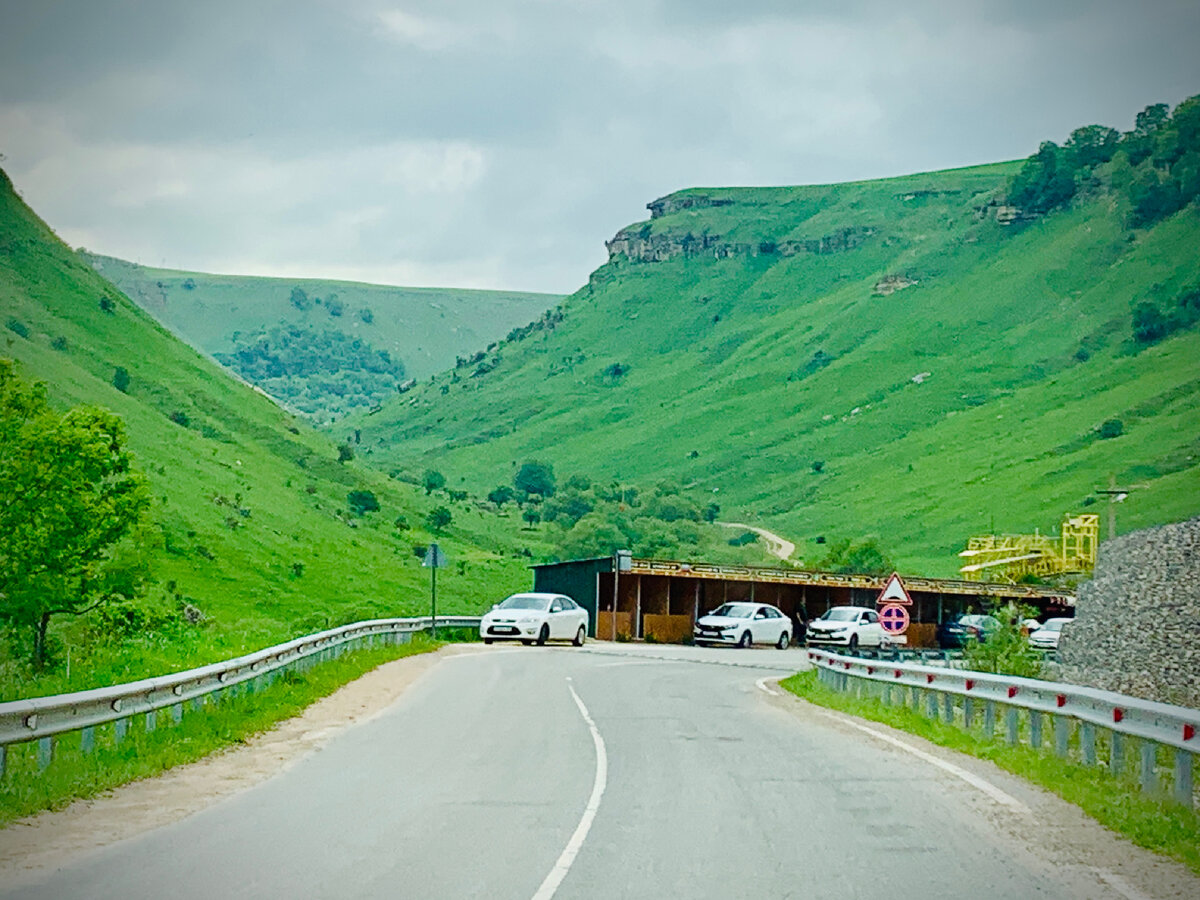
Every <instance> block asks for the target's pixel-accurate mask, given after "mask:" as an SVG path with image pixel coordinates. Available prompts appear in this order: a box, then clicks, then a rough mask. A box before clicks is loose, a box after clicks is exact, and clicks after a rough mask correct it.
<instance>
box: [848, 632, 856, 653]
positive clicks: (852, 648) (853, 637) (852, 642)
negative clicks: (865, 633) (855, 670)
mask: <svg viewBox="0 0 1200 900" xmlns="http://www.w3.org/2000/svg"><path fill="white" fill-rule="evenodd" d="M849 648H850V652H851V653H853V652H854V651H855V650H857V649H858V635H857V634H852V635H850V644H849Z"/></svg>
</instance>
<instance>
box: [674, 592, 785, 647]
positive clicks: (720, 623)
mask: <svg viewBox="0 0 1200 900" xmlns="http://www.w3.org/2000/svg"><path fill="white" fill-rule="evenodd" d="M692 639H693V640H694V641H695V642H696V644H697V646H701V647H702V646H704V645H705V644H732V645H734V646H737V647H749V646H750V645H751V644H774V645H775V646H776V647H778V648H779V649H780V650H786V649H787V647H788V644H790V643H791V642H792V622H791V620H790V619H789V618H788V617H787V616H785V615H784V614H783V613H781V612H780V611H779V610H778V609H776V608H775V607H774V606H768V605H767V604H766V603H723V604H721V605H720V606H718V607H717V608H716V609H714V610H713V611H712V612H710V613H709V614H708V615H707V616H701V617H700V618H699V619H697V620H696V627H695V628H693V629H692Z"/></svg>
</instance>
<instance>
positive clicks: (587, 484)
mask: <svg viewBox="0 0 1200 900" xmlns="http://www.w3.org/2000/svg"><path fill="white" fill-rule="evenodd" d="M564 487H568V488H570V489H571V490H573V491H590V490H591V489H592V479H590V478H588V477H587V476H586V475H572V476H571V477H570V478H568V479H567V483H566V484H565V485H564Z"/></svg>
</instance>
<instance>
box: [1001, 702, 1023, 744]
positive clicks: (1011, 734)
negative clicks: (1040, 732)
mask: <svg viewBox="0 0 1200 900" xmlns="http://www.w3.org/2000/svg"><path fill="white" fill-rule="evenodd" d="M1004 718H1005V719H1006V721H1007V724H1008V735H1007V736H1008V743H1009V744H1011V745H1013V746H1016V743H1017V741H1018V740H1019V739H1020V736H1021V731H1020V721H1019V720H1018V718H1017V708H1016V707H1015V706H1010V707H1008V708H1007V709H1006V710H1005V711H1004Z"/></svg>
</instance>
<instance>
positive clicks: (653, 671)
mask: <svg viewBox="0 0 1200 900" xmlns="http://www.w3.org/2000/svg"><path fill="white" fill-rule="evenodd" d="M698 658H699V659H703V660H706V662H703V663H701V662H697V661H696V660H697V659H698ZM803 661H804V656H803V654H802V653H801V652H798V651H787V652H780V651H775V650H766V649H764V650H754V651H741V652H738V651H720V650H715V651H699V650H694V649H689V648H669V647H654V646H643V647H621V646H612V645H610V646H609V647H607V648H606V647H604V646H602V645H596V644H589V645H588V647H587V648H585V649H584V650H582V651H581V650H575V649H571V648H538V647H532V648H497V649H492V650H490V651H481V652H479V653H469V654H463V655H459V656H454V657H448V658H446V659H444V660H443V661H441V662H440V663H438V664H437V665H436V666H435V667H434V668H432V669H431V670H430V671H429V672H428V673H427V674H426V675H424V676H423V677H422V678H421V679H420V680H419V681H418V682H417V683H416V684H414V685H413V686H412V687H410V688H409V689H408V690H407V691H406V692H405V693H404V694H403V695H402V696H401V698H400V699H399V701H398V702H396V703H395V704H394V705H393V706H392V707H390V708H389V709H388V710H387V712H386V713H384V714H383V715H381V716H378V717H376V718H374V719H372V720H370V721H368V722H365V723H363V724H361V725H358V726H355V727H353V728H351V729H348V730H347V731H345V732H343V733H341V734H340V735H338V736H337V737H336V738H335V739H333V740H331V741H330V742H329V743H328V744H326V745H325V746H324V747H322V748H321V749H320V750H319V751H317V752H315V753H312V754H311V755H309V756H307V757H305V758H304V759H302V760H300V761H299V762H298V763H297V764H296V765H294V766H292V767H290V768H288V769H287V770H285V771H284V772H282V773H281V774H279V775H277V776H276V777H274V778H271V779H269V780H268V781H266V782H264V783H261V784H259V785H258V786H256V787H254V788H251V789H249V790H246V791H244V792H242V793H240V794H236V795H234V796H232V797H229V798H227V799H225V800H222V801H219V802H217V803H215V804H214V805H212V806H210V807H209V808H207V809H205V810H204V811H202V812H200V813H198V814H195V815H192V816H190V817H188V818H186V819H183V820H181V821H178V822H176V823H174V824H172V825H170V826H167V827H164V828H160V829H157V830H155V831H151V832H148V833H146V834H143V835H141V836H139V837H136V838H133V839H130V840H127V841H124V842H122V843H119V844H116V845H114V846H111V847H109V848H107V849H105V850H103V851H100V852H98V853H94V854H92V855H90V856H87V857H85V858H83V859H81V860H79V861H77V862H75V863H74V864H72V865H71V866H70V867H68V868H64V869H61V870H59V871H57V872H53V873H50V874H49V875H47V876H46V877H45V879H44V880H43V881H41V882H40V883H38V884H33V885H25V886H23V887H20V888H18V889H17V890H16V891H15V892H10V893H5V891H4V889H3V887H0V896H6V897H9V896H11V897H22V898H54V900H62V898H75V897H79V898H93V900H101V898H120V900H129V898H169V900H187V898H259V897H264V898H276V897H278V898H284V897H286V898H397V897H414V898H440V897H447V898H458V897H487V898H517V900H525V898H536V900H548V898H550V897H552V896H553V897H556V898H561V900H573V898H641V897H646V898H663V897H676V898H689V897H722V898H725V897H750V898H755V897H805V898H824V897H829V898H839V900H841V898H857V897H869V898H875V897H878V898H884V897H886V898H896V900H903V898H910V897H911V898H921V900H929V898H940V897H973V896H981V897H993V898H1028V897H1124V898H1126V900H1128V898H1131V897H1141V896H1143V895H1142V894H1139V893H1137V891H1136V890H1133V889H1132V888H1130V887H1129V885H1128V884H1127V883H1125V882H1122V881H1121V879H1120V878H1119V877H1117V876H1115V875H1111V873H1110V875H1109V876H1108V877H1106V876H1105V875H1104V873H1103V872H1097V871H1096V870H1094V869H1091V868H1088V867H1086V866H1079V865H1072V864H1064V862H1063V858H1062V856H1061V855H1060V854H1058V853H1057V852H1056V851H1055V850H1054V849H1053V848H1052V847H1048V846H1047V841H1048V840H1049V839H1048V838H1046V837H1045V835H1044V834H1041V833H1039V830H1038V829H1043V830H1046V829H1049V830H1050V831H1051V832H1054V830H1055V829H1060V830H1061V828H1062V827H1063V826H1061V825H1058V824H1055V823H1051V824H1050V825H1046V823H1044V822H1040V821H1039V814H1038V813H1037V811H1036V808H1035V804H1034V802H1033V794H1032V793H1029V794H1023V793H1022V787H1021V785H1020V783H1019V782H1017V781H1016V779H1011V780H1010V781H1008V782H1005V781H1003V780H1001V781H1000V782H997V784H998V787H994V788H993V790H994V791H995V794H994V795H993V794H992V793H988V792H987V791H985V790H982V789H980V788H979V787H978V786H976V785H973V784H972V783H970V782H968V781H966V780H964V779H963V778H962V777H960V776H958V775H955V774H954V773H953V772H951V771H948V770H947V769H945V768H944V767H942V766H940V765H938V764H935V762H931V761H929V760H927V759H923V758H920V757H918V756H914V755H913V754H912V753H910V752H906V751H905V750H904V749H903V748H900V747H897V746H896V745H895V744H894V743H887V742H886V741H885V740H883V739H880V738H878V737H876V736H873V735H872V734H868V733H866V732H864V731H862V730H861V728H859V727H857V726H855V725H853V724H851V723H848V722H847V721H846V720H844V719H839V718H836V717H832V716H830V715H828V714H826V713H822V712H818V711H816V710H815V709H814V708H812V707H809V706H807V705H806V704H802V703H800V702H798V701H796V700H795V699H794V698H791V697H786V696H783V695H781V694H777V693H773V688H772V682H773V679H775V678H777V677H779V676H782V675H786V674H790V673H791V672H793V671H795V670H796V668H797V667H800V666H802V665H803ZM714 663H716V664H714ZM731 663H732V664H731ZM894 739H895V738H894V737H893V740H894ZM1010 801H1011V802H1010ZM1054 802H1055V803H1058V802H1059V801H1057V800H1055V801H1054ZM1114 840H1115V839H1114ZM1114 879H1115V880H1114ZM1114 885H1115V887H1114ZM1130 891H1133V892H1132V893H1131V892H1130Z"/></svg>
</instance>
